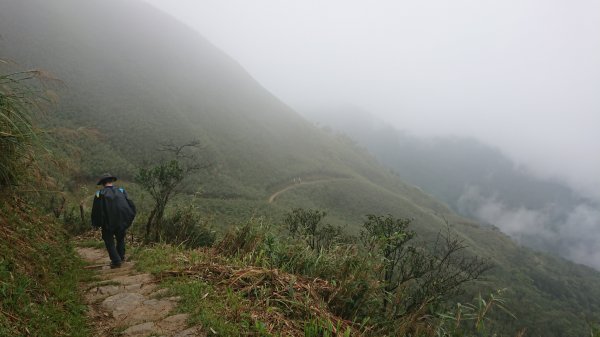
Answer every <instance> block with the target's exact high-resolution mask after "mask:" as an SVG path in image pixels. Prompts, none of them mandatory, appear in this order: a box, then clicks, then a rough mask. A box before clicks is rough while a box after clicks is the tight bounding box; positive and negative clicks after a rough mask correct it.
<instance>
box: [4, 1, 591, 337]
mask: <svg viewBox="0 0 600 337" xmlns="http://www.w3.org/2000/svg"><path fill="white" fill-rule="evenodd" d="M0 32H1V35H2V40H0V59H11V60H14V61H15V62H17V63H18V64H19V66H18V67H20V68H30V67H36V68H42V69H46V70H48V71H50V72H51V73H52V74H53V75H54V76H56V77H57V78H59V79H60V80H61V81H62V82H63V84H54V85H52V87H51V88H52V89H53V90H55V91H57V93H58V95H59V97H60V102H59V103H58V105H57V106H56V107H55V108H54V109H53V110H52V111H49V112H48V113H47V115H46V118H45V119H44V120H43V121H42V123H43V124H44V126H45V127H46V128H47V129H49V130H52V131H53V133H52V139H53V141H54V146H53V151H55V152H56V156H58V157H60V158H66V159H68V160H67V161H68V162H69V163H70V167H71V171H69V172H72V174H73V175H74V177H72V178H71V180H73V181H86V180H87V181H93V180H92V179H93V178H94V177H95V176H96V175H97V174H98V173H100V172H103V171H112V172H113V173H116V174H119V175H121V176H123V177H124V178H125V179H128V178H129V179H130V178H131V177H132V175H133V173H134V170H135V167H136V166H139V165H142V164H143V163H144V162H148V161H152V160H154V159H155V158H156V157H157V152H156V151H155V150H156V148H157V146H158V144H160V143H161V142H165V141H175V142H181V141H187V140H190V139H194V138H196V139H199V140H201V141H202V142H203V143H204V144H206V146H207V147H206V155H207V157H209V158H210V161H212V162H213V163H215V165H214V167H213V169H212V170H211V172H206V173H203V174H200V175H198V176H197V177H195V178H194V179H192V180H191V181H190V182H189V185H188V186H187V190H188V191H190V192H193V191H195V190H197V189H198V188H199V187H200V186H201V187H202V192H203V193H202V196H203V197H202V198H200V199H199V200H198V202H199V205H200V206H201V207H202V208H203V209H204V210H205V211H207V212H210V213H212V214H214V215H215V217H216V218H217V219H218V220H219V221H220V222H223V223H225V224H227V223H230V222H235V221H239V220H241V219H245V218H247V217H249V216H252V215H255V214H259V215H267V216H269V217H273V218H275V219H277V217H278V216H279V215H281V214H282V213H283V212H285V211H286V210H288V209H289V208H291V207H298V206H301V207H314V208H323V209H327V210H328V211H329V213H330V217H329V218H328V220H329V221H331V222H333V223H340V224H348V229H349V230H350V231H356V230H357V228H358V226H359V225H360V223H361V222H362V220H363V216H364V215H365V214H367V213H378V214H385V213H391V214H394V215H397V216H404V217H413V218H415V222H414V223H415V227H416V229H417V230H418V231H419V232H421V234H422V235H424V236H425V237H428V236H432V235H435V233H437V232H438V231H439V230H440V229H441V228H443V226H444V225H445V220H444V219H449V220H450V222H451V223H452V224H455V229H456V231H457V232H458V233H459V235H461V236H463V237H464V239H465V240H467V242H468V243H469V245H470V246H471V249H472V250H473V251H474V252H475V253H478V254H480V255H483V256H487V257H490V258H492V259H493V261H494V262H495V264H496V268H495V270H494V272H493V275H490V277H489V280H488V281H487V283H485V284H483V285H482V286H483V287H486V288H499V287H509V288H511V289H512V293H513V295H514V296H513V297H512V298H511V300H512V303H511V306H512V307H513V308H514V311H515V312H516V313H517V315H518V316H519V318H520V319H519V320H518V321H516V322H510V323H506V324H507V329H508V330H507V331H509V334H512V332H513V331H515V330H516V329H517V328H520V327H527V328H528V331H529V332H530V333H531V335H544V336H553V335H554V336H577V335H583V334H584V333H587V332H586V331H587V330H586V319H587V318H590V317H600V275H599V274H598V273H597V272H595V271H593V270H591V269H588V268H585V267H581V266H577V265H574V264H572V263H568V262H566V261H563V260H557V259H553V258H550V257H547V256H545V255H540V254H534V253H532V252H530V251H528V250H525V249H522V248H519V247H518V246H516V245H515V244H514V243H513V242H511V241H510V240H509V239H508V238H507V237H505V236H504V235H502V234H501V233H499V232H497V231H495V230H493V229H491V228H487V227H480V226H478V225H477V224H474V223H471V222H469V221H467V220H464V219H461V218H459V217H457V216H455V215H453V214H452V212H451V211H450V210H449V209H448V208H447V207H445V206H444V205H443V204H442V203H440V202H437V201H436V200H434V199H433V198H432V197H430V196H428V195H427V194H425V193H423V192H422V191H421V190H420V189H418V188H415V187H413V186H410V185H408V184H405V183H403V182H402V181H401V180H400V179H398V177H397V176H395V175H394V174H392V173H391V172H389V171H387V170H386V169H384V168H383V167H382V166H380V165H379V164H377V163H376V161H375V160H374V159H373V157H371V156H370V155H369V154H368V153H366V151H364V150H362V149H360V148H359V147H357V146H356V145H354V144H353V143H352V142H351V141H349V140H348V139H347V138H345V137H340V136H336V135H333V134H330V133H327V132H324V131H322V130H320V129H318V128H316V127H314V126H313V125H312V124H310V123H309V122H307V121H306V120H304V119H303V118H301V117H300V116H299V115H298V114H296V113H295V112H294V111H292V110H291V109H290V108H289V107H287V106H286V105H285V104H283V103H282V102H281V101H279V100H278V99H276V98H275V97H273V96H272V95H271V94H270V93H269V92H267V91H266V90H265V89H263V88H262V87H261V86H260V85H258V83H256V82H255V81H254V80H253V79H252V78H251V77H250V76H249V75H248V74H247V73H246V72H245V71H244V70H243V69H242V68H241V67H240V66H239V65H238V64H237V63H236V62H235V61H233V60H232V59H231V58H229V57H228V56H227V55H225V54H224V53H222V52H221V51H219V50H218V49H217V48H215V47H214V46H212V45H211V44H210V43H209V42H207V41H206V40H205V39H203V38H202V37H201V36H199V35H198V34H197V33H195V32H194V31H192V30H190V29H189V28H187V27H185V26H184V25H182V24H180V23H178V22H177V21H175V20H174V19H172V18H170V17H169V16H167V15H164V14H162V13H161V12H159V11H157V10H155V9H153V8H151V7H149V6H147V5H145V4H144V3H143V2H140V1H135V0H131V1H125V0H105V1H100V0H92V1H85V2H82V1H76V0H58V1H51V2H50V1H45V0H4V1H2V2H1V3H0ZM107 158H110V159H107ZM299 177H300V178H302V179H303V181H314V183H311V184H304V185H298V186H294V187H293V188H290V189H288V190H286V191H285V192H283V193H281V194H280V195H279V196H278V197H277V198H276V199H275V201H274V202H273V203H269V202H268V198H269V196H271V195H272V194H273V193H275V192H277V191H280V190H282V189H284V188H286V187H288V186H291V185H293V181H294V179H296V178H299ZM72 186H75V185H72ZM508 325H510V326H508Z"/></svg>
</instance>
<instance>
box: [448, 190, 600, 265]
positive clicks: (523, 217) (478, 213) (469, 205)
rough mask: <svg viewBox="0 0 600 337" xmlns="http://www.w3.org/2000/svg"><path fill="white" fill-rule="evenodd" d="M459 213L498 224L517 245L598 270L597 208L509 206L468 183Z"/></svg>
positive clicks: (599, 234)
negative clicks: (552, 254)
mask: <svg viewBox="0 0 600 337" xmlns="http://www.w3.org/2000/svg"><path fill="white" fill-rule="evenodd" d="M458 205H459V208H460V210H461V212H463V213H464V214H470V215H471V216H474V217H476V218H477V219H479V220H480V221H483V222H486V223H488V224H491V225H494V226H496V227H498V228H499V229H500V230H501V231H502V232H504V233H506V234H508V235H510V236H511V237H512V238H513V239H514V240H516V241H517V242H519V243H520V244H523V245H526V246H529V247H533V248H535V249H539V250H543V251H548V252H552V253H555V254H558V255H560V256H562V257H564V258H566V259H569V260H571V261H574V262H576V263H581V264H585V265H588V266H590V267H594V268H596V269H598V270H600V207H598V205H594V204H592V203H582V204H579V205H577V206H575V207H573V208H571V209H568V210H566V211H564V210H560V211H559V210H557V208H556V205H546V206H544V207H543V208H541V209H530V208H526V207H510V206H507V204H506V203H504V202H502V201H501V200H499V199H498V198H497V197H496V196H484V195H482V193H481V192H480V191H479V189H478V188H477V187H476V186H469V187H468V188H466V189H465V193H464V194H463V195H462V196H461V198H460V200H459V202H458Z"/></svg>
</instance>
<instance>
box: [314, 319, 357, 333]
mask: <svg viewBox="0 0 600 337" xmlns="http://www.w3.org/2000/svg"><path fill="white" fill-rule="evenodd" d="M351 335H352V331H351V330H350V328H347V329H346V330H344V329H343V327H342V326H340V325H339V323H338V325H335V324H334V323H333V322H331V321H328V320H322V319H321V320H319V319H313V320H310V321H308V322H306V324H304V336H305V337H334V336H335V337H350V336H351Z"/></svg>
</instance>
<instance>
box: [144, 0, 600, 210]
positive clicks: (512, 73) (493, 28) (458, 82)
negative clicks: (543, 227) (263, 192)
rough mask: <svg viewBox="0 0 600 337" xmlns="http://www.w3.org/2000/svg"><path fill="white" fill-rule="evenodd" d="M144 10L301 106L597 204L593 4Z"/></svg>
mask: <svg viewBox="0 0 600 337" xmlns="http://www.w3.org/2000/svg"><path fill="white" fill-rule="evenodd" d="M147 1H148V2H150V3H152V4H154V5H155V6H157V7H159V8H161V9H163V10H165V11H167V12H169V13H171V14H172V15H174V16H175V17H177V18H179V19H180V20H181V21H183V22H185V23H187V24H188V25H189V26H191V27H193V28H195V29H196V30H197V31H198V32H200V33H201V34H202V35H203V36H204V37H206V38H207V39H209V40H210V41H211V42H212V43H214V44H215V45H217V46H218V47H220V48H221V49H222V50H224V51H225V52H226V53H228V54H229V55H231V56H232V57H233V58H234V59H236V60H237V61H238V62H240V63H241V64H242V66H244V67H245V68H246V70H248V72H249V73H250V74H251V75H252V76H253V77H254V78H255V79H257V80H258V81H259V82H260V83H261V84H262V85H263V86H265V87H266V88H267V89H268V90H270V91H271V92H272V93H274V94H275V95H276V96H278V97H279V98H281V99H282V100H283V101H285V102H286V103H288V104H289V105H291V106H292V107H294V108H296V109H298V110H303V109H313V108H315V109H320V108H322V107H328V106H336V105H355V106H359V107H361V108H363V109H365V110H368V111H370V112H371V113H372V114H373V115H376V116H378V117H380V118H382V119H384V120H386V121H389V122H390V123H392V124H394V125H395V126H397V127H399V128H402V129H407V130H409V131H412V132H414V133H417V134H423V135H446V134H455V135H464V136H472V137H476V138H479V139H481V140H484V141H486V142H488V143H490V144H493V145H497V146H499V147H500V148H501V149H503V150H504V151H505V152H506V153H508V154H509V155H510V156H511V157H512V158H513V159H514V160H516V161H517V162H519V163H524V164H526V165H528V166H530V167H531V168H532V169H533V170H535V171H536V172H539V173H541V174H544V175H547V176H558V177H562V178H565V179H567V180H568V181H569V182H570V183H571V184H572V185H573V186H578V187H582V188H584V189H585V190H586V191H587V192H589V193H593V194H595V195H596V196H597V197H598V199H599V200H600V1H597V0H575V1H566V0H496V1H491V0H453V1H446V0H439V1H430V0H419V1H414V0H413V1H403V0H378V1H366V0H363V1H357V0H320V1H312V0H297V1H283V0H254V1H248V0H147Z"/></svg>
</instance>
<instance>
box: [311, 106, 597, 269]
mask: <svg viewBox="0 0 600 337" xmlns="http://www.w3.org/2000/svg"><path fill="white" fill-rule="evenodd" d="M307 116H308V117H309V118H310V119H312V120H314V121H317V122H318V123H322V124H324V125H327V126H329V127H331V128H333V129H335V130H337V131H338V132H344V133H345V134H347V135H348V136H349V137H351V138H352V139H354V140H356V141H357V142H358V143H359V144H361V145H363V146H365V147H366V148H367V149H368V150H369V151H370V152H371V153H373V154H374V155H375V156H376V157H377V158H378V159H379V160H380V161H381V162H382V163H383V164H385V165H386V166H388V167H390V168H392V169H393V170H394V171H395V172H397V173H398V175H399V176H400V178H401V179H403V180H404V181H407V182H409V183H411V184H414V185H416V186H419V187H421V188H422V189H423V190H425V191H426V192H427V193H431V194H432V195H433V196H435V197H436V198H438V199H439V200H442V201H444V202H445V203H446V204H447V205H449V207H450V208H452V209H453V210H455V211H456V212H459V213H460V214H462V215H464V216H467V217H470V218H475V219H478V220H479V221H482V222H484V223H488V224H492V225H494V226H497V227H499V228H500V229H501V230H502V231H503V232H505V233H507V234H509V235H510V236H511V237H513V238H514V239H515V240H517V241H518V242H519V243H522V244H524V245H526V246H529V247H533V248H535V249H539V250H543V251H548V252H552V253H555V254H558V255H560V256H564V257H566V258H569V259H571V260H573V261H575V262H579V263H584V264H587V265H589V266H592V267H596V268H600V260H599V259H598V258H597V257H596V256H595V252H596V251H597V250H598V247H600V236H598V235H597V234H596V233H597V230H595V229H597V228H600V205H599V204H598V202H597V201H594V200H593V199H590V198H586V197H585V196H583V195H582V194H581V193H578V192H577V191H575V190H573V189H571V188H569V187H568V186H567V185H566V184H565V183H561V182H560V181H555V180H549V179H542V178H539V177H536V176H535V175H534V174H533V173H531V172H530V171H529V170H527V169H526V168H524V167H518V166H517V165H515V163H514V162H513V161H511V160H510V159H509V158H508V157H507V156H506V155H505V154H503V153H502V152H501V151H500V150H498V149H496V148H493V147H491V146H488V145H486V144H483V143H481V142H479V141H477V140H475V139H466V138H459V137H436V138H424V137H416V136H413V135H410V134H407V133H406V132H403V131H400V130H397V129H395V128H393V127H392V126H390V125H387V124H386V123H384V122H381V121H378V120H377V118H375V117H373V116H370V115H369V114H368V113H366V112H363V111H360V110H358V109H354V108H345V109H332V110H329V111H328V112H321V113H317V112H312V113H307ZM342 117H343V118H342ZM586 230H587V231H589V232H585V231H586Z"/></svg>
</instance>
